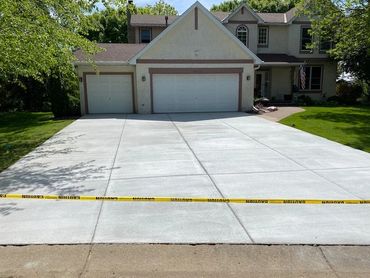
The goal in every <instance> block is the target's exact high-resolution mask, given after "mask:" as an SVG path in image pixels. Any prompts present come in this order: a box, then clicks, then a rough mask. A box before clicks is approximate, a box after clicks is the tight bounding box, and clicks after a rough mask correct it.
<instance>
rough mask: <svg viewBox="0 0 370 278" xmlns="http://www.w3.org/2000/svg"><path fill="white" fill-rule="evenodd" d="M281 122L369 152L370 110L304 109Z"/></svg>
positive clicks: (355, 108)
mask: <svg viewBox="0 0 370 278" xmlns="http://www.w3.org/2000/svg"><path fill="white" fill-rule="evenodd" d="M304 109H305V110H306V111H304V112H300V113H297V114H294V115H292V116H289V117H287V118H285V119H282V120H281V121H280V123H282V124H285V125H289V126H294V127H295V128H298V129H301V130H304V131H307V132H310V133H313V134H316V135H319V136H322V137H325V138H327V139H329V140H333V141H336V142H339V143H342V144H344V145H347V146H350V147H353V148H356V149H360V150H364V151H367V152H370V107H350V106H346V107H316V106H314V107H304Z"/></svg>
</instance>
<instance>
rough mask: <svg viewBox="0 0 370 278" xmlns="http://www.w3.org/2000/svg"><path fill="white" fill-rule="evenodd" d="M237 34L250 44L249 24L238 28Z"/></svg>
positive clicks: (245, 43)
mask: <svg viewBox="0 0 370 278" xmlns="http://www.w3.org/2000/svg"><path fill="white" fill-rule="evenodd" d="M236 36H237V37H238V39H239V40H240V41H241V42H242V43H243V44H244V45H246V46H248V28H247V26H244V25H240V26H238V28H236Z"/></svg>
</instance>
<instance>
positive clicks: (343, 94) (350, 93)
mask: <svg viewBox="0 0 370 278" xmlns="http://www.w3.org/2000/svg"><path fill="white" fill-rule="evenodd" d="M362 94H363V90H362V87H361V86H360V85H359V84H354V83H351V82H347V81H345V80H340V81H338V82H337V87H336V96H337V97H338V102H339V103H340V104H356V103H358V102H359V99H360V98H361V96H362Z"/></svg>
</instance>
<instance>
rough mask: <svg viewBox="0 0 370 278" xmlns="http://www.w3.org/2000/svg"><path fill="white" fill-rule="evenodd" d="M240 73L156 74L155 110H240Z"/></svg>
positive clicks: (154, 89)
mask: <svg viewBox="0 0 370 278" xmlns="http://www.w3.org/2000/svg"><path fill="white" fill-rule="evenodd" d="M238 100H239V75H238V74H153V112H154V113H171V112H224V111H238V107H239V105H238Z"/></svg>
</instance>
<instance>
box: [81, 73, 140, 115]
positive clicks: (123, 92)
mask: <svg viewBox="0 0 370 278" xmlns="http://www.w3.org/2000/svg"><path fill="white" fill-rule="evenodd" d="M86 89H87V103H88V110H89V113H91V114H94V113H133V99H132V80H131V75H127V74H112V75H109V74H99V75H91V74H88V75H86Z"/></svg>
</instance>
